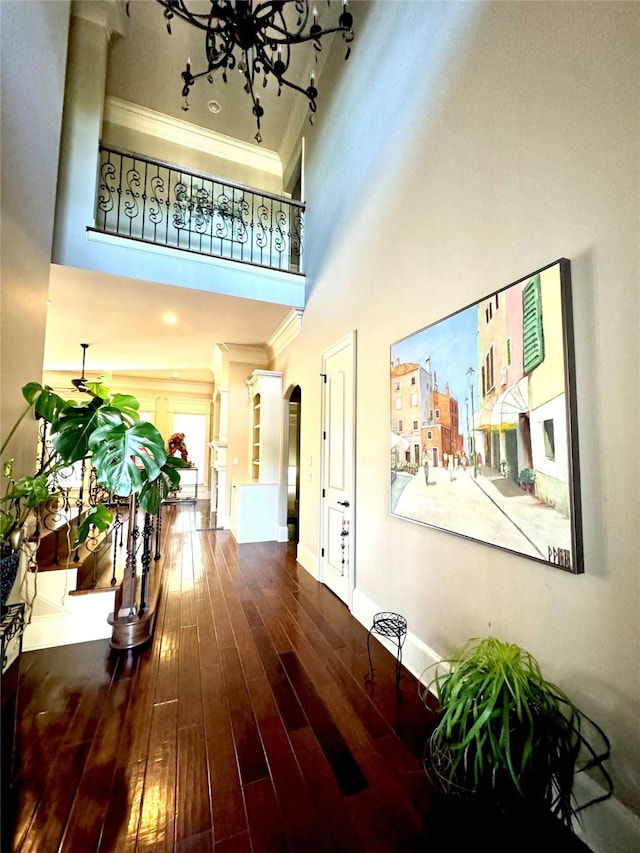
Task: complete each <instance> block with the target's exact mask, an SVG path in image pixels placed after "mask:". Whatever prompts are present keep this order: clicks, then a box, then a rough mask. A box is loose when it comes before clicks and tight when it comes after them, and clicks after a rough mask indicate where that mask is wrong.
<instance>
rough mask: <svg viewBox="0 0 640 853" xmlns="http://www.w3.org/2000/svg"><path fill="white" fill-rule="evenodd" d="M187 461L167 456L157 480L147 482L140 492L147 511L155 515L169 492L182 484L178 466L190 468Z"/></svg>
mask: <svg viewBox="0 0 640 853" xmlns="http://www.w3.org/2000/svg"><path fill="white" fill-rule="evenodd" d="M188 467H189V465H188V463H187V462H184V461H183V460H182V459H180V458H179V457H176V456H167V459H166V461H165V463H164V465H163V466H162V468H161V470H160V475H159V476H158V477H156V478H155V480H150V481H149V482H148V483H145V484H144V486H143V487H142V491H141V492H140V497H139V502H140V506H141V507H142V509H144V511H145V512H150V513H151V514H152V515H155V514H156V513H157V512H158V510H159V509H160V504H161V503H162V501H163V500H165V498H167V497H168V495H169V492H172V491H174V490H175V489H177V488H178V487H179V486H180V474H179V473H178V470H177V469H178V468H188Z"/></svg>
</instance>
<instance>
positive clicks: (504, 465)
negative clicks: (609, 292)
mask: <svg viewBox="0 0 640 853" xmlns="http://www.w3.org/2000/svg"><path fill="white" fill-rule="evenodd" d="M467 365H468V367H467ZM463 404H464V408H463ZM389 454H390V511H391V514H392V516H395V517H398V518H400V519H403V520H406V521H409V522H414V523H418V524H420V525H423V526H426V527H429V528H432V529H436V530H440V531H443V532H445V533H449V534H453V535H456V536H461V537H462V538H465V539H468V540H472V541H475V542H479V543H481V544H484V545H488V546H490V547H493V548H498V549H500V550H504V551H509V552H511V553H513V554H516V555H518V556H521V557H524V558H526V559H530V560H535V561H536V562H538V563H543V564H546V565H548V566H551V567H553V568H559V569H562V570H564V571H567V572H570V573H572V574H582V573H583V572H584V553H583V539H582V511H581V494H580V463H579V450H578V421H577V405H576V392H575V350H574V333H573V307H572V287H571V264H570V261H569V260H568V259H567V258H559V259H558V260H555V261H553V262H551V263H549V264H547V265H545V266H544V267H541V268H539V269H537V270H535V271H534V272H532V273H529V274H527V275H525V276H523V277H522V278H519V279H517V280H516V281H513V282H511V283H510V284H506V285H504V286H501V287H500V288H498V289H497V290H495V291H493V292H492V293H489V294H488V295H486V296H483V297H481V298H480V299H478V300H476V301H475V302H472V303H470V304H468V305H466V306H465V307H463V308H459V309H456V310H455V311H453V312H451V313H450V314H448V315H447V316H445V317H442V318H441V319H438V320H436V321H434V322H433V323H430V324H429V325H427V326H424V327H422V328H421V329H418V330H417V331H415V332H412V333H410V334H409V335H407V336H405V337H404V338H401V339H399V340H397V341H395V342H394V343H392V344H391V345H390V447H389Z"/></svg>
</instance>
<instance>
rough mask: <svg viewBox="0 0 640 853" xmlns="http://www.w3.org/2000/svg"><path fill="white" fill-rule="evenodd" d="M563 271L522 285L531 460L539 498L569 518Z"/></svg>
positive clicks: (544, 273)
mask: <svg viewBox="0 0 640 853" xmlns="http://www.w3.org/2000/svg"><path fill="white" fill-rule="evenodd" d="M559 276H560V268H559V267H558V266H557V265H556V266H553V267H550V268H549V269H546V270H543V271H542V272H541V273H540V274H538V275H536V276H533V277H532V278H530V279H529V280H528V281H527V282H525V284H524V289H523V306H524V307H523V311H524V317H523V329H524V335H523V338H524V355H523V362H524V371H525V373H526V374H527V377H528V403H529V417H530V435H531V459H532V468H533V471H534V473H535V494H536V496H537V497H538V498H540V500H543V501H544V502H545V503H548V504H550V505H551V506H553V507H555V508H556V509H557V510H559V511H560V512H562V513H564V514H565V515H567V516H569V515H570V505H569V467H570V447H569V445H568V443H567V440H566V437H567V435H568V430H567V395H566V387H565V373H564V341H565V334H564V328H563V319H562V298H561V288H560V280H559Z"/></svg>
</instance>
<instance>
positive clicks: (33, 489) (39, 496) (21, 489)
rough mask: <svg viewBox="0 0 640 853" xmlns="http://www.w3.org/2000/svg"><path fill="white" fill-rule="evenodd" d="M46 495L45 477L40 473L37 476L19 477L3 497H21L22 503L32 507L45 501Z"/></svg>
mask: <svg viewBox="0 0 640 853" xmlns="http://www.w3.org/2000/svg"><path fill="white" fill-rule="evenodd" d="M48 497H49V486H48V483H47V478H46V477H45V476H44V475H43V474H41V475H40V476H38V477H21V478H20V479H19V480H16V482H15V483H14V484H13V486H12V487H11V489H10V490H9V492H7V494H6V495H5V498H4V499H5V500H6V499H7V498H9V499H13V498H22V499H23V500H24V504H23V505H24V506H28V507H30V508H31V509H33V508H35V507H37V506H39V505H40V504H41V503H42V502H43V501H46V499H47V498H48Z"/></svg>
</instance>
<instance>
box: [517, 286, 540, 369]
mask: <svg viewBox="0 0 640 853" xmlns="http://www.w3.org/2000/svg"><path fill="white" fill-rule="evenodd" d="M522 345H523V356H522V357H523V368H524V372H525V373H530V372H531V371H532V370H533V368H534V367H537V366H538V365H539V364H541V363H542V362H543V361H544V335H543V333H542V300H541V298H540V276H539V275H536V276H534V277H533V278H530V279H529V281H528V282H527V283H526V285H525V288H524V291H523V293H522Z"/></svg>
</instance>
